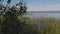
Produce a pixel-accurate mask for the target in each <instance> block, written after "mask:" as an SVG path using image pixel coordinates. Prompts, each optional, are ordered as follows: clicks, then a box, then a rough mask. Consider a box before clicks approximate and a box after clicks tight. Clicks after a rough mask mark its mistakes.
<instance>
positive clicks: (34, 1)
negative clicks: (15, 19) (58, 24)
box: [27, 0, 60, 11]
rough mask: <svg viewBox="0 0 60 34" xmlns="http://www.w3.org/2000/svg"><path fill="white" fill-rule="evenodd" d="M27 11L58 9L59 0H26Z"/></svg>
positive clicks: (59, 8)
mask: <svg viewBox="0 0 60 34" xmlns="http://www.w3.org/2000/svg"><path fill="white" fill-rule="evenodd" d="M27 3H28V4H27V6H28V11H60V0H28V2H27Z"/></svg>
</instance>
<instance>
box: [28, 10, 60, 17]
mask: <svg viewBox="0 0 60 34" xmlns="http://www.w3.org/2000/svg"><path fill="white" fill-rule="evenodd" d="M28 15H30V16H29V17H30V18H37V17H54V18H60V11H31V12H28Z"/></svg>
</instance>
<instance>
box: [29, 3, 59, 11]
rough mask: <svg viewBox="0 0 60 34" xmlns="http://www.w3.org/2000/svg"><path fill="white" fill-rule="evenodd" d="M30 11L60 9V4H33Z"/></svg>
mask: <svg viewBox="0 0 60 34" xmlns="http://www.w3.org/2000/svg"><path fill="white" fill-rule="evenodd" d="M28 11H60V5H57V4H54V5H46V6H32V7H30V8H28Z"/></svg>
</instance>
